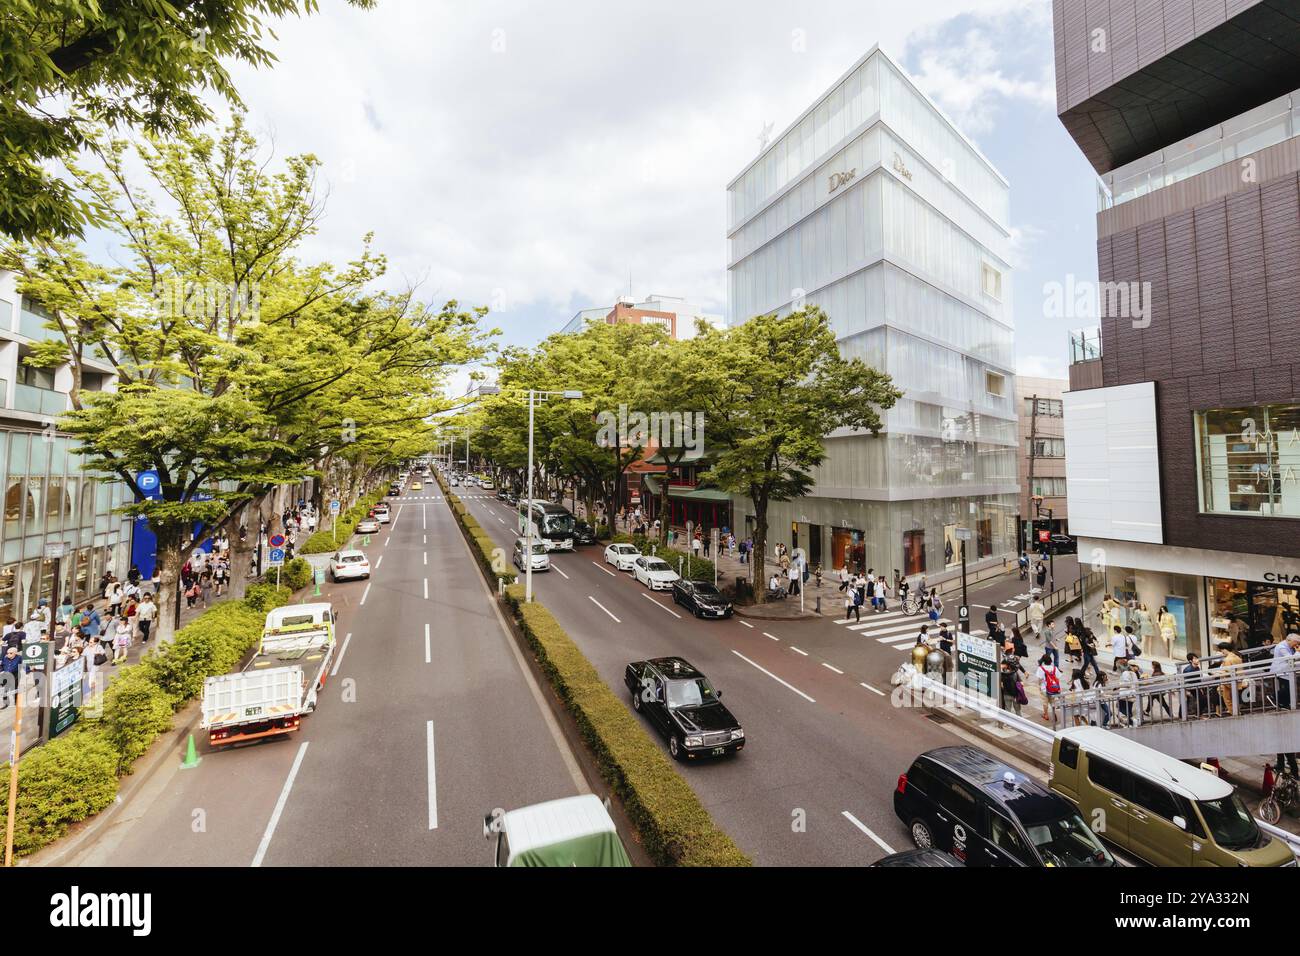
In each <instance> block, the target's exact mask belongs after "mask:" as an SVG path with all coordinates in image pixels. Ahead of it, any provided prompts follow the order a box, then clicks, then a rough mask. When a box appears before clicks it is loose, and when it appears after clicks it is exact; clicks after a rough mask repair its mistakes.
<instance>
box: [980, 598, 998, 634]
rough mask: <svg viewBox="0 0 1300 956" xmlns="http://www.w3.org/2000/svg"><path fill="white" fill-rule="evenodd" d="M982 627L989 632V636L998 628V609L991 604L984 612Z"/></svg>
mask: <svg viewBox="0 0 1300 956" xmlns="http://www.w3.org/2000/svg"><path fill="white" fill-rule="evenodd" d="M984 627H985V629H986V630H987V631H988V632H989V636H992V635H993V634H994V632H996V631H997V630H999V629H1000V625H999V623H998V609H997V608H996V607H994V606H993V605H991V604H990V605H989V609H988V610H987V611H985V612H984Z"/></svg>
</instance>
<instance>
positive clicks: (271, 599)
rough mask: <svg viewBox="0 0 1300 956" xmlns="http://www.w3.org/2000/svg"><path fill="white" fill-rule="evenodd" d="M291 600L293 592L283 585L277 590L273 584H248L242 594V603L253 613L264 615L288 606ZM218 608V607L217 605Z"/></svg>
mask: <svg viewBox="0 0 1300 956" xmlns="http://www.w3.org/2000/svg"><path fill="white" fill-rule="evenodd" d="M291 600H293V592H292V591H290V590H289V589H288V588H287V587H285V586H284V585H281V586H280V587H279V588H277V587H276V586H275V584H274V583H270V582H267V583H262V584H250V585H249V586H248V589H247V590H246V591H245V592H244V603H245V604H247V605H248V606H249V607H250V608H252V609H253V610H254V611H259V612H261V613H262V614H265V613H266V612H267V611H269V610H271V609H272V608H277V607H280V606H282V605H284V604H288V603H289V602H290V601H291ZM217 606H218V607H220V605H217Z"/></svg>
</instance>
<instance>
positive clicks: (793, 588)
mask: <svg viewBox="0 0 1300 956" xmlns="http://www.w3.org/2000/svg"><path fill="white" fill-rule="evenodd" d="M786 577H788V578H789V579H790V593H791V594H798V593H799V565H797V564H792V565H790V570H789V571H787V572H786Z"/></svg>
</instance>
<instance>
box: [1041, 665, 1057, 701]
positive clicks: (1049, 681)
mask: <svg viewBox="0 0 1300 956" xmlns="http://www.w3.org/2000/svg"><path fill="white" fill-rule="evenodd" d="M1043 685H1044V686H1045V687H1046V688H1047V692H1048V693H1049V694H1059V693H1060V692H1061V676H1060V672H1059V671H1058V670H1057V669H1056V668H1055V667H1054V666H1053V667H1052V668H1051V669H1048V668H1046V667H1044V668H1043Z"/></svg>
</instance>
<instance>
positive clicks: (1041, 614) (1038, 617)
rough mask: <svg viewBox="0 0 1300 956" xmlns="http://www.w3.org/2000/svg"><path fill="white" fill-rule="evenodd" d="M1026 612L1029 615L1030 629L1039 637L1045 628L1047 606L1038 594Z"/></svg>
mask: <svg viewBox="0 0 1300 956" xmlns="http://www.w3.org/2000/svg"><path fill="white" fill-rule="evenodd" d="M1026 614H1027V615H1028V617H1029V628H1030V630H1032V631H1033V632H1034V636H1035V637H1038V636H1039V634H1040V633H1041V632H1042V630H1043V619H1044V618H1045V617H1046V616H1047V608H1045V607H1043V602H1042V600H1041V599H1040V598H1038V597H1037V596H1036V595H1035V597H1034V600H1033V601H1032V602H1031V603H1030V605H1029V609H1028V611H1026Z"/></svg>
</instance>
